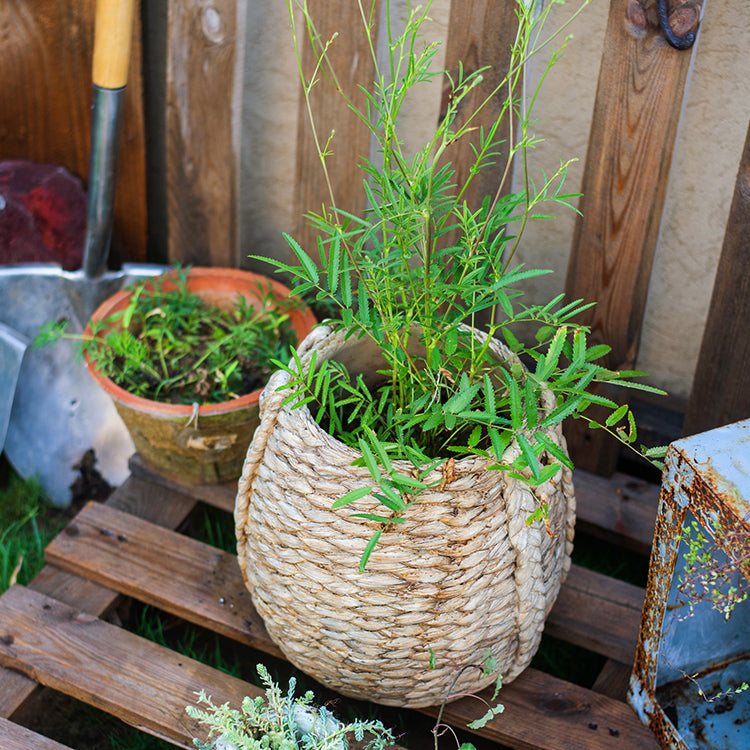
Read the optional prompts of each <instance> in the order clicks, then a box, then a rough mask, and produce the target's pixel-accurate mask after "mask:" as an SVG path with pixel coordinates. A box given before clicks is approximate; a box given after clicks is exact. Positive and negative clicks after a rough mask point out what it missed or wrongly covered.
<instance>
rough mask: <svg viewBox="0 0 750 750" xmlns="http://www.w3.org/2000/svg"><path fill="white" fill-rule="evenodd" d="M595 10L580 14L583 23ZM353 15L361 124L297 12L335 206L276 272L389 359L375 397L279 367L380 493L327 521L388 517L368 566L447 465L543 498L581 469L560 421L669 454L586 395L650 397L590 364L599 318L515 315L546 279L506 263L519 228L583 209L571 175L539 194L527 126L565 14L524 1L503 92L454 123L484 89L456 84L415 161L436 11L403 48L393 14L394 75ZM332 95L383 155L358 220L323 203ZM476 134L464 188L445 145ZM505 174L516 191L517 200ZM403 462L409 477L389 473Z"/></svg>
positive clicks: (611, 404)
mask: <svg viewBox="0 0 750 750" xmlns="http://www.w3.org/2000/svg"><path fill="white" fill-rule="evenodd" d="M588 2H590V0H583V3H582V5H581V8H580V9H579V10H578V13H580V11H581V10H582V9H583V7H585V5H587V4H588ZM357 4H358V7H359V9H360V16H361V20H362V25H363V28H364V31H365V36H366V39H367V48H368V49H369V53H370V54H371V55H372V62H373V64H374V66H375V71H376V74H375V80H374V86H373V87H372V89H371V90H370V89H367V88H365V87H364V86H363V87H361V90H362V91H363V92H364V93H365V96H366V101H365V104H364V106H362V107H360V106H358V105H357V103H355V102H354V101H353V100H351V99H349V98H347V94H346V93H345V89H344V87H343V86H342V85H341V84H340V82H339V78H338V74H337V71H336V69H335V67H334V65H333V63H332V61H331V58H330V55H329V50H330V48H331V46H332V45H334V44H335V43H336V39H335V37H333V38H331V39H326V38H323V37H322V36H321V35H320V33H319V32H318V30H317V28H316V25H315V22H314V19H313V14H312V13H311V12H310V9H309V8H308V5H307V2H306V1H305V0H287V5H288V9H289V16H290V19H291V23H292V27H293V36H294V41H295V48H296V50H297V56H298V61H299V70H300V75H301V80H302V85H303V91H304V96H305V102H306V105H307V109H308V113H309V114H310V125H311V128H312V134H313V138H314V142H315V144H316V148H317V153H318V156H319V159H320V164H321V168H322V173H323V175H324V178H325V180H326V184H327V185H328V186H329V200H328V203H327V205H325V206H323V207H322V209H321V210H320V211H318V212H313V213H311V214H310V215H309V217H308V218H309V221H310V222H311V224H312V225H313V226H314V227H315V229H316V230H317V236H318V240H317V245H318V246H317V252H311V250H310V249H309V248H303V247H302V246H301V245H300V244H299V243H298V242H297V241H296V240H295V239H294V238H293V237H291V236H289V235H285V237H286V240H287V242H288V244H289V246H290V248H291V250H292V253H293V256H294V258H295V259H296V263H294V262H292V263H284V262H281V261H272V262H273V263H275V265H276V267H277V269H278V270H279V271H280V272H284V273H286V274H288V275H289V276H290V277H291V278H292V279H293V284H294V291H295V293H296V294H299V295H303V296H308V297H315V298H316V299H317V300H318V301H320V302H324V303H325V304H326V305H328V306H329V307H332V308H333V309H334V310H335V311H336V313H335V314H334V316H333V317H332V320H331V321H329V323H330V324H331V325H332V326H334V327H336V328H339V329H343V330H344V331H345V332H346V333H347V335H350V336H354V337H358V338H362V337H366V338H369V339H371V340H372V341H374V342H375V344H376V345H377V347H378V348H379V350H380V352H381V354H382V359H383V366H382V368H381V370H380V380H379V381H378V382H377V383H375V385H369V386H368V385H367V383H366V382H365V380H364V378H362V377H360V374H358V373H352V372H348V371H347V370H346V368H345V367H344V366H343V365H341V364H340V363H338V362H336V361H323V362H318V361H315V359H313V361H312V362H310V364H309V367H307V368H305V367H303V366H302V362H301V360H300V359H299V358H295V359H294V360H293V361H292V362H291V363H290V364H289V365H287V364H285V363H279V365H280V366H281V367H284V368H285V369H286V370H287V372H288V373H289V375H290V382H289V384H288V386H287V387H288V388H290V391H289V394H288V398H287V400H286V402H287V403H288V404H291V405H292V406H293V408H299V407H300V406H303V405H306V406H307V407H308V408H309V409H310V411H311V413H312V414H313V416H314V418H315V419H316V420H317V421H318V422H319V423H320V424H321V425H322V426H324V427H325V428H327V429H328V430H329V432H330V433H331V434H332V435H334V436H335V437H336V438H338V439H339V440H341V441H343V442H344V443H346V444H347V445H350V446H352V447H354V448H357V449H359V450H360V451H361V453H362V458H361V459H360V460H359V463H360V464H361V465H364V466H366V467H367V468H368V470H369V473H370V475H371V477H372V484H371V485H370V486H367V487H361V488H359V489H357V490H354V491H353V492H350V493H348V494H347V495H345V496H343V497H341V498H339V499H337V500H336V502H335V504H334V506H335V507H338V506H343V505H348V504H350V503H356V501H357V500H359V499H360V498H362V497H363V496H364V495H367V494H372V495H373V496H374V497H375V498H377V499H378V500H379V501H380V503H381V504H382V513H366V514H359V515H363V516H364V517H365V518H368V519H370V520H372V521H376V522H377V523H378V524H379V525H380V526H379V529H378V530H377V531H376V532H375V533H374V535H373V537H372V540H371V543H370V544H369V545H368V547H367V549H366V551H365V554H364V556H363V558H362V566H364V564H365V563H366V562H367V558H368V557H369V555H370V553H371V551H372V549H373V547H374V546H375V544H376V543H377V541H378V539H379V538H380V535H381V534H382V533H383V532H384V531H385V530H386V529H388V528H389V527H391V526H393V525H394V524H398V523H401V522H403V519H404V516H405V514H406V513H407V512H408V509H409V507H410V506H411V505H412V504H414V503H415V502H419V497H420V494H421V493H422V492H423V491H424V490H425V489H426V487H427V485H426V484H425V481H424V480H425V478H426V476H427V475H428V473H429V471H430V470H432V469H435V468H440V467H443V473H444V476H448V475H449V474H450V462H451V461H452V460H453V459H457V458H460V457H464V456H471V455H473V456H481V457H483V458H485V459H488V460H489V463H490V467H491V468H493V469H500V470H504V471H507V472H509V473H510V474H511V475H513V476H515V477H521V478H522V479H523V480H524V481H525V482H527V483H528V484H529V486H531V487H532V488H533V487H534V486H537V485H540V484H542V483H544V482H546V481H548V480H550V479H551V478H552V477H553V476H554V475H555V474H557V473H558V472H559V471H560V469H561V466H563V465H564V466H569V467H570V466H571V462H570V459H569V458H568V456H567V455H566V454H565V453H564V452H563V451H562V450H560V449H559V448H558V446H557V445H556V444H555V443H554V442H553V441H552V440H550V439H549V437H548V436H547V432H546V430H547V428H551V427H553V426H555V425H557V424H559V423H560V422H562V421H563V420H565V419H586V420H589V421H590V423H591V424H592V426H594V427H598V428H600V429H603V430H606V431H607V432H610V433H612V434H613V435H615V436H616V437H617V438H618V439H620V440H621V441H622V442H623V443H625V444H626V445H628V446H630V447H633V448H634V449H636V450H639V451H641V452H643V453H645V454H646V455H647V456H649V457H650V458H652V459H654V460H656V459H657V458H658V457H659V456H660V455H663V449H661V448H659V449H646V448H638V443H637V430H636V424H635V420H634V418H633V414H632V412H631V411H630V409H629V407H628V405H627V404H625V405H620V404H619V403H617V402H616V401H614V400H612V399H610V398H608V397H605V396H602V395H597V394H596V393H592V391H591V388H590V387H591V386H592V385H595V384H599V383H607V384H610V385H620V386H625V387H630V388H640V389H643V390H656V389H652V388H650V387H649V386H646V385H643V384H641V383H639V382H638V381H634V380H633V378H635V377H638V376H640V375H643V373H639V372H635V371H627V372H620V371H612V370H610V369H608V368H606V367H604V366H602V365H601V364H598V361H599V360H600V359H601V358H602V357H603V356H604V355H605V354H606V353H607V352H608V351H609V348H608V347H607V346H604V345H596V344H595V345H592V344H590V343H589V341H588V334H589V330H588V329H587V328H585V327H584V326H581V325H579V324H577V323H576V322H575V321H576V319H577V318H578V317H579V316H580V314H581V313H582V312H583V311H584V310H585V309H587V308H588V307H589V305H588V304H586V303H584V302H582V301H581V300H574V301H566V300H564V299H563V295H559V296H557V297H555V298H554V299H552V300H550V301H549V302H547V303H546V304H529V303H527V302H525V301H524V299H523V291H522V288H521V287H522V282H524V281H525V280H527V279H530V278H534V277H536V276H539V275H540V274H543V273H546V271H544V270H539V269H530V268H525V267H524V266H523V265H521V264H517V263H515V261H514V258H515V255H516V251H517V249H518V247H519V243H520V242H521V238H522V236H523V232H524V228H525V227H526V225H527V224H528V222H529V221H531V220H532V219H536V218H541V217H547V215H548V210H549V207H553V208H555V207H556V208H564V209H566V208H569V207H570V200H571V199H572V197H573V196H572V195H570V194H568V193H565V192H564V190H563V184H564V178H565V173H566V169H567V166H568V165H567V163H563V164H561V166H560V168H559V169H558V170H557V171H556V172H555V174H553V175H551V176H547V175H544V176H543V177H542V179H541V180H540V181H538V182H534V180H533V179H532V178H531V176H530V175H529V174H528V170H527V158H526V156H527V152H528V150H529V149H531V148H533V147H534V145H535V144H536V142H537V140H536V138H535V136H534V134H533V132H532V119H531V110H532V107H533V103H534V101H535V99H536V96H537V94H538V90H529V87H528V81H527V74H526V67H527V63H528V62H529V60H531V59H532V58H533V57H534V56H535V55H536V54H537V53H538V52H539V51H540V50H541V49H542V48H544V47H546V46H548V45H550V44H558V47H559V49H558V52H557V54H554V55H552V61H551V62H550V63H549V65H550V66H551V65H552V64H554V61H555V60H556V58H557V57H558V55H559V54H560V53H561V52H562V49H563V48H564V46H565V43H566V40H564V39H562V37H561V34H562V33H563V31H564V27H563V29H558V30H557V31H556V32H554V33H552V34H550V35H549V36H544V33H545V32H544V31H543V29H544V24H545V21H546V20H547V17H548V15H549V12H550V9H551V7H552V5H554V4H555V3H551V4H548V5H547V6H546V7H545V8H544V9H542V10H541V11H540V10H538V8H537V3H535V2H528V0H519V1H518V4H517V18H518V32H517V36H516V40H515V43H514V44H513V47H512V49H511V55H510V65H509V70H508V73H507V75H506V76H505V78H504V80H503V81H502V82H501V83H500V84H499V85H498V86H497V87H496V88H495V90H494V91H492V92H491V94H490V95H489V96H488V97H487V98H486V99H485V101H484V102H483V103H482V104H480V106H479V107H478V109H477V110H476V111H475V112H474V113H473V114H472V115H470V116H469V117H465V116H464V115H463V114H462V117H461V119H459V113H460V112H461V110H462V108H463V107H464V106H465V105H466V102H467V98H468V97H469V95H470V94H471V93H472V92H473V90H474V89H475V87H476V86H477V85H478V84H479V83H480V81H481V80H482V75H483V73H484V71H483V70H478V71H475V72H467V71H465V70H463V69H460V70H459V73H458V75H457V76H456V77H454V78H453V79H450V84H451V92H450V95H449V96H448V97H447V102H448V104H447V111H446V113H445V116H444V117H443V118H442V119H441V120H440V121H439V123H438V124H437V125H436V127H435V129H434V132H433V133H432V136H431V137H430V138H429V139H428V141H427V142H426V143H425V144H424V145H423V146H422V147H421V148H419V149H418V150H417V151H416V153H413V154H412V153H407V152H406V150H405V146H404V141H403V139H402V137H401V135H400V132H399V117H400V114H401V110H402V108H403V106H404V102H405V101H406V100H407V98H408V95H409V93H410V91H411V90H412V89H413V88H414V87H416V86H419V85H420V84H423V83H425V82H427V81H429V80H430V79H431V78H433V77H434V76H436V75H442V76H446V77H448V73H447V72H445V71H438V72H436V71H434V69H433V61H434V58H435V54H436V51H437V47H436V45H435V44H425V43H424V42H423V40H422V27H423V26H424V24H425V23H427V21H428V20H429V19H428V13H429V8H430V2H426V3H425V4H424V5H423V6H419V7H413V6H411V5H410V6H409V7H408V17H407V18H406V20H405V25H404V30H403V32H401V33H400V34H397V33H396V32H395V30H394V28H393V26H392V24H391V16H392V11H391V7H390V3H389V2H387V1H386V13H385V18H386V22H385V24H386V28H385V31H384V32H381V33H385V34H386V37H387V40H388V45H387V47H388V55H387V61H386V62H385V64H382V63H381V61H380V60H379V58H378V53H377V43H376V38H375V35H376V32H375V28H376V21H377V18H376V16H377V14H376V13H375V12H374V11H375V6H374V5H373V4H371V3H369V2H366V0H357ZM575 15H577V13H576V14H574V16H573V17H575ZM298 18H301V19H302V23H301V24H300V23H299V22H298V20H297V19H298ZM303 34H305V35H306V36H307V39H308V41H309V44H310V47H311V48H312V50H313V53H314V55H315V59H316V61H317V65H316V66H315V69H314V72H313V74H312V75H311V76H310V77H306V75H305V73H304V71H303V66H302V52H301V44H302V38H303ZM561 39H562V41H560V40H561ZM556 40H558V41H557V42H556ZM547 70H548V69H547ZM546 72H547V71H545V72H544V75H542V80H543V79H544V78H545V77H546ZM325 80H327V81H328V82H329V83H330V84H331V85H332V86H333V87H334V89H336V90H337V91H338V92H339V93H340V94H341V96H343V97H345V98H346V101H347V104H348V106H349V107H350V108H351V109H352V111H353V112H354V113H355V114H356V115H357V116H358V117H359V118H360V120H361V121H362V122H363V123H365V124H366V125H367V127H368V128H369V129H370V133H371V135H372V139H373V140H374V142H375V144H376V149H375V150H376V151H377V156H376V157H375V158H373V159H364V160H363V162H362V164H361V168H362V172H363V183H364V189H365V191H366V194H367V208H366V210H365V211H364V212H363V213H362V215H353V214H351V213H348V212H346V211H344V210H342V209H341V208H339V207H338V203H337V196H336V195H335V193H334V191H333V188H332V187H331V185H332V181H331V180H330V179H329V175H328V169H327V159H328V156H329V155H330V153H331V151H332V149H333V145H332V144H333V142H334V140H335V136H334V134H333V133H331V134H328V133H322V132H320V131H319V129H318V127H317V125H316V122H315V118H314V116H313V114H312V106H311V103H310V97H311V92H312V91H313V89H314V87H315V86H318V85H324V81H325ZM493 100H500V101H501V102H502V106H501V108H500V109H501V114H500V117H499V118H498V119H497V120H496V121H495V122H494V124H493V125H492V126H490V127H488V128H482V127H478V126H477V125H476V122H477V115H478V113H479V112H480V111H481V110H482V108H483V107H485V106H486V105H487V103H488V102H490V101H493ZM502 118H508V119H509V120H510V121H511V122H512V123H514V128H513V131H512V134H511V137H510V140H509V142H508V143H505V144H503V143H502V141H501V140H500V133H501V129H500V125H501V120H502ZM477 131H478V132H477ZM470 133H474V134H475V135H477V134H478V143H477V145H475V146H474V151H473V153H474V158H473V163H472V164H471V165H469V169H468V170H467V171H466V174H467V177H466V178H465V180H464V181H463V182H462V183H460V184H457V182H456V173H455V170H454V168H453V167H452V165H451V164H450V163H445V162H446V157H447V155H448V154H449V153H450V152H449V148H450V146H451V145H452V144H454V143H455V142H456V141H458V140H460V139H463V138H467V137H469V135H470ZM501 146H502V148H501ZM503 149H504V150H505V151H506V152H507V153H508V154H509V156H508V158H507V163H506V164H505V165H501V168H500V169H499V170H498V174H500V175H502V177H501V178H500V182H499V184H498V186H497V191H496V192H495V194H494V195H488V196H486V198H485V199H484V201H483V202H482V204H481V206H479V207H472V206H470V205H469V204H468V203H467V200H466V194H467V188H468V187H469V185H470V184H471V183H472V181H473V180H475V179H476V176H477V175H478V174H479V173H480V172H481V171H482V170H483V169H486V168H488V167H489V166H491V165H493V164H494V167H493V169H498V165H497V164H496V162H497V161H498V160H499V159H500V158H502V157H501V153H502V151H503ZM513 169H515V170H516V176H517V179H516V180H515V184H518V185H520V186H521V188H520V189H519V190H515V191H513V190H511V191H508V190H507V185H508V180H509V176H510V174H511V172H512V170H513ZM480 321H489V323H486V324H485V328H486V331H487V333H488V334H489V335H488V336H487V337H478V336H477V335H476V332H475V329H476V328H477V327H478V326H479V324H480V323H479V322H480ZM529 326H532V327H533V328H534V329H535V331H536V333H535V335H534V336H533V337H532V338H531V341H530V342H525V341H522V340H521V337H520V335H519V333H518V331H519V329H520V328H521V327H524V328H528V327H529ZM495 338H497V339H499V340H500V341H502V342H504V344H505V346H506V347H507V349H508V350H509V353H508V355H507V356H502V357H498V355H497V354H496V353H493V350H492V348H491V345H490V342H491V340H492V339H495ZM415 343H416V344H417V346H416V347H415V346H414V344H415ZM544 392H550V393H551V394H552V396H553V402H554V403H553V406H552V407H551V408H544V407H543V405H542V394H543V393H544ZM591 406H597V407H604V409H605V410H608V416H606V417H605V418H604V419H603V420H602V421H595V420H593V419H592V418H591V416H590V415H589V414H588V413H587V410H588V409H589V407H591ZM511 443H513V444H515V445H517V446H518V448H519V450H518V455H517V457H516V458H514V459H513V461H512V463H510V464H506V463H505V459H504V454H505V452H506V449H507V447H508V446H509V445H511ZM397 459H401V460H406V461H407V462H409V464H410V466H411V467H412V469H410V470H409V471H403V470H402V471H397V470H396V469H395V468H394V464H395V461H396V460H397ZM545 512H546V509H545V508H544V506H543V504H540V507H539V508H538V510H537V512H536V513H535V514H534V516H533V517H532V518H531V519H530V520H534V519H539V520H541V519H543V518H544V516H545Z"/></svg>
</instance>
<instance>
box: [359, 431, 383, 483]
mask: <svg viewBox="0 0 750 750" xmlns="http://www.w3.org/2000/svg"><path fill="white" fill-rule="evenodd" d="M359 449H360V450H361V451H362V458H363V459H364V463H365V466H366V467H367V470H368V471H369V472H370V476H371V477H372V478H373V480H374V481H375V482H377V483H378V484H380V481H381V476H380V470H379V469H378V462H377V461H376V460H375V456H374V455H373V452H372V450H371V448H370V446H369V445H368V444H367V441H366V440H365V439H364V438H360V439H359Z"/></svg>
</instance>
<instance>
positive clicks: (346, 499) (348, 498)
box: [331, 487, 372, 510]
mask: <svg viewBox="0 0 750 750" xmlns="http://www.w3.org/2000/svg"><path fill="white" fill-rule="evenodd" d="M371 492H372V487H357V489H355V490H350V491H349V492H347V493H346V495H342V496H341V497H340V498H339V499H338V500H334V502H333V503H332V504H331V508H332V509H333V510H336V509H337V508H342V507H343V506H344V505H349V503H353V502H355V501H356V500H359V499H360V498H362V497H365V495H369V494H370V493H371Z"/></svg>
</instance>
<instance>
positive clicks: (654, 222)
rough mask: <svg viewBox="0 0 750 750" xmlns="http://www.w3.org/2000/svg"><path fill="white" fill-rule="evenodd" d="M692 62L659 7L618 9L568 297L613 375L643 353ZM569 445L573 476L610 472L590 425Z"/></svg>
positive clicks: (577, 427) (646, 2)
mask: <svg viewBox="0 0 750 750" xmlns="http://www.w3.org/2000/svg"><path fill="white" fill-rule="evenodd" d="M693 11H694V12H693V13H686V12H685V8H684V7H683V9H682V10H681V14H680V19H681V20H682V21H683V22H684V21H685V19H689V20H695V19H697V17H698V13H697V9H696V8H695V7H693ZM679 31H680V33H682V31H683V30H682V29H680V30H679ZM691 57H692V51H677V50H675V49H673V48H672V47H670V46H669V45H668V44H667V42H666V41H665V39H664V37H663V35H662V33H661V30H660V29H659V27H658V22H657V20H656V14H655V9H654V2H653V0H612V2H611V5H610V12H609V20H608V24H607V31H606V41H605V44H604V53H603V56H602V63H601V68H600V72H599V83H598V88H597V95H596V103H595V107H594V117H593V123H592V128H591V134H590V138H589V146H588V153H587V156H586V166H585V172H584V178H583V187H582V191H583V198H582V202H581V205H580V209H581V212H582V216H580V217H579V219H578V221H577V223H576V229H575V233H574V237H573V246H572V251H571V258H570V263H569V266H568V275H567V280H566V293H567V296H568V298H569V299H578V298H583V299H584V300H585V301H589V302H591V301H595V302H596V306H595V307H594V308H593V309H591V310H589V311H588V312H587V313H586V314H585V315H584V316H583V317H582V319H581V320H580V321H579V322H581V323H584V324H586V325H589V326H591V329H592V335H591V341H592V342H597V343H606V344H608V345H609V346H611V347H612V351H611V352H610V354H609V356H608V358H607V362H606V364H607V365H608V366H609V367H612V368H614V369H632V366H633V363H634V361H635V357H636V353H637V349H638V344H639V339H640V330H641V324H642V321H643V312H644V308H645V304H646V294H647V291H648V282H649V277H650V273H651V266H652V263H653V258H654V252H655V249H656V243H657V239H658V234H659V226H660V222H661V216H662V210H663V208H664V200H665V196H666V190H667V182H668V176H669V170H670V165H671V162H672V153H673V149H674V143H675V139H676V135H677V128H678V124H679V120H680V113H681V109H682V102H683V96H684V90H685V83H686V80H687V75H688V70H689V67H690V62H691ZM566 435H567V436H568V441H569V445H570V450H571V453H572V455H573V459H574V461H575V462H576V465H577V466H579V467H580V468H583V469H586V470H588V471H593V472H598V473H604V474H607V473H611V472H612V471H613V470H614V467H615V464H616V460H617V453H618V444H617V442H616V441H614V440H613V439H607V438H608V436H607V435H606V434H603V433H600V432H591V431H589V430H588V428H587V427H586V423H585V421H584V420H578V421H575V422H573V423H572V424H571V425H569V427H568V429H567V432H566Z"/></svg>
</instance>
